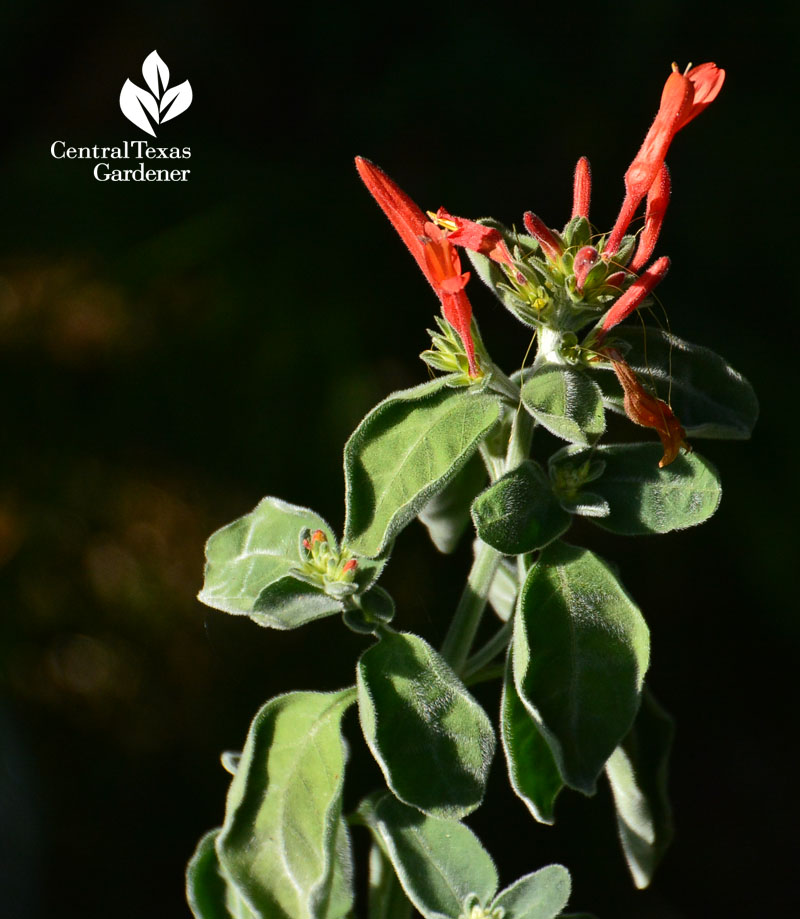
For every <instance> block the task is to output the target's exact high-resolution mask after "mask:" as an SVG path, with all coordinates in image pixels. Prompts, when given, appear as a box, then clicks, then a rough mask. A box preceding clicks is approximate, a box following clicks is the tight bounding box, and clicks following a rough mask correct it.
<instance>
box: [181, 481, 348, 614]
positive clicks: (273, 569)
mask: <svg viewBox="0 0 800 919" xmlns="http://www.w3.org/2000/svg"><path fill="white" fill-rule="evenodd" d="M306 528H307V529H310V530H322V531H323V532H324V533H325V534H326V535H327V536H328V539H329V540H330V541H331V542H334V544H335V539H334V536H333V533H332V531H331V528H330V527H329V526H328V524H327V523H326V522H325V521H324V520H323V519H322V517H319V516H318V515H317V514H315V513H314V512H313V511H310V510H309V509H308V508H306V507H298V506H297V505H294V504H287V502H285V501H281V500H280V498H264V500H263V501H261V502H260V503H259V504H258V506H257V507H256V508H255V510H253V511H252V512H251V513H249V514H246V515H245V516H244V517H240V518H239V519H238V520H235V521H234V522H233V523H229V524H228V525H227V526H224V527H222V529H221V530H217V532H216V533H214V534H213V535H212V536H211V538H210V539H209V540H208V542H207V543H206V559H207V562H206V571H205V582H204V584H203V589H202V590H201V591H200V593H199V595H198V599H200V600H201V601H202V602H203V603H205V604H206V605H207V606H211V607H213V608H214V609H220V610H223V611H224V612H226V613H234V614H235V615H244V616H249V617H250V618H251V619H254V620H255V621H256V622H258V623H259V625H268V626H272V627H273V628H277V629H291V628H295V627H296V626H297V625H302V624H303V623H304V622H309V621H310V620H312V619H316V618H319V617H320V616H326V615H330V614H331V613H333V612H337V611H338V610H340V609H342V604H341V603H340V602H339V601H337V600H333V599H331V598H330V597H327V598H326V597H325V595H324V594H320V595H319V597H318V598H316V599H312V597H311V594H310V593H309V592H308V591H305V592H304V590H303V588H304V587H305V585H301V583H300V582H299V581H295V579H294V578H292V577H290V574H291V571H292V570H293V569H294V568H297V567H298V566H299V565H300V563H301V558H300V553H299V550H298V537H299V534H300V532H301V530H303V529H306ZM287 578H289V579H290V580H291V581H293V582H294V583H295V585H296V589H297V593H296V594H293V593H292V589H291V586H290V585H289V584H287V583H286V579H287ZM280 580H284V585H283V589H281V588H276V590H275V591H272V592H271V593H268V588H269V587H270V586H271V585H273V584H275V583H276V582H277V581H280ZM262 594H264V595H265V597H264V598H262ZM303 594H304V595H305V597H306V599H308V601H309V605H308V607H307V611H305V610H306V607H304V606H303V604H302V603H298V602H297V601H298V597H299V596H300V595H303ZM283 596H286V597H287V598H290V610H289V611H288V614H287V616H285V617H284V615H283V614H282V608H281V599H282V597H283ZM262 605H263V609H262Z"/></svg>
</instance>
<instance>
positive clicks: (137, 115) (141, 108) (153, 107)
mask: <svg viewBox="0 0 800 919" xmlns="http://www.w3.org/2000/svg"><path fill="white" fill-rule="evenodd" d="M119 107H120V108H121V109H122V114H123V115H124V116H125V117H126V118H127V119H128V121H132V122H133V123H134V124H135V125H136V127H137V128H141V129H142V130H143V131H146V132H147V133H148V134H152V136H153V137H155V136H156V132H155V131H154V130H153V126H152V125H151V124H150V122H149V121H148V118H147V115H146V114H145V112H149V113H150V115H151V116H152V118H153V120H154V121H155V123H156V124H158V103H157V102H156V100H155V99H154V98H153V97H152V96H151V95H150V93H149V92H147V90H146V89H140V88H139V87H138V86H137V85H136V84H135V83H131V81H130V80H126V81H125V85H124V86H123V87H122V92H121V93H120V94H119Z"/></svg>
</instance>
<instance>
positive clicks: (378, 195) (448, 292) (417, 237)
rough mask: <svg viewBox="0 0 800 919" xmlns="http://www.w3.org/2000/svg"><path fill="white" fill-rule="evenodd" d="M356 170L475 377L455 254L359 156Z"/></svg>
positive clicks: (462, 276)
mask: <svg viewBox="0 0 800 919" xmlns="http://www.w3.org/2000/svg"><path fill="white" fill-rule="evenodd" d="M356 169H358V174H359V175H360V176H361V178H362V180H363V182H364V184H365V185H366V186H367V189H368V190H369V192H370V194H371V195H372V197H373V198H374V199H375V200H376V201H377V203H378V205H379V207H380V208H381V210H382V211H383V212H384V214H386V216H387V217H388V218H389V222H390V223H391V224H392V226H393V227H394V228H395V230H397V232H398V233H399V234H400V238H401V239H402V240H403V242H404V243H405V244H406V246H407V248H408V250H409V252H410V253H411V254H412V255H413V256H414V258H415V259H416V262H417V264H418V265H419V267H420V269H421V270H422V273H423V274H424V275H425V277H426V278H427V279H428V281H429V283H430V285H431V287H433V289H434V291H435V292H436V295H437V296H438V297H439V300H440V301H441V304H442V313H443V314H444V318H445V319H446V320H447V321H448V322H449V323H450V325H451V326H453V328H454V329H455V330H456V332H458V334H459V336H460V338H461V341H462V343H463V345H464V351H465V353H466V355H467V360H468V361H469V372H470V376H473V377H476V376H478V375H479V374H480V371H479V370H478V365H477V363H476V361H475V346H474V344H473V342H472V333H471V332H470V322H471V320H472V306H471V305H470V302H469V300H468V299H467V295H466V294H465V293H464V286H465V284H466V283H467V281H468V280H469V272H468V271H467V272H465V273H462V271H461V261H460V259H459V257H458V253H457V252H456V251H455V249H454V248H453V246H452V245H451V244H450V242H449V241H448V239H447V236H446V235H445V234H444V233H443V232H442V231H441V230H440V229H439V227H437V226H436V224H435V223H432V222H431V221H430V220H428V218H427V217H426V216H425V214H424V213H423V212H422V211H421V210H420V208H419V207H417V205H416V204H415V203H414V202H413V201H412V200H411V198H409V197H408V195H407V194H406V193H405V192H404V191H403V190H402V189H401V188H399V186H397V185H396V184H395V183H394V182H393V181H392V180H391V179H390V178H389V176H387V175H386V173H385V172H384V171H383V170H382V169H380V168H379V167H378V166H376V165H375V164H374V163H370V161H369V160H365V159H363V157H360V156H357V157H356Z"/></svg>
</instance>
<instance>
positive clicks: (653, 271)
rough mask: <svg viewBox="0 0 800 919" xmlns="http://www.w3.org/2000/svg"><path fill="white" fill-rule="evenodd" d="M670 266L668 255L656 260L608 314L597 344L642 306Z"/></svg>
mask: <svg viewBox="0 0 800 919" xmlns="http://www.w3.org/2000/svg"><path fill="white" fill-rule="evenodd" d="M669 265H670V261H669V259H668V258H667V257H666V255H664V256H662V257H661V258H659V259H656V261H654V262H653V264H652V265H651V266H650V267H649V268H648V269H647V271H645V272H643V273H642V274H641V275H640V276H639V277H638V278H637V279H636V280H635V281H634V282H633V284H631V286H630V287H629V288H628V289H627V290H626V291H625V293H624V294H623V295H622V296H621V297H620V298H619V300H617V302H616V303H615V304H614V305H613V306H612V307H611V309H610V310H609V311H608V312H607V313H606V316H605V319H603V324H602V325H601V326H600V331H599V332H598V333H597V336H596V338H595V343H596V344H600V342H602V340H603V339H604V338H605V336H606V332H608V330H609V329H613V328H614V326H615V325H619V324H620V322H622V321H623V320H625V319H627V318H628V316H630V314H631V313H632V312H633V311H634V310H635V309H637V308H638V307H639V306H640V304H641V303H642V301H643V300H644V298H645V297H646V296H647V295H648V294H649V293H650V291H651V290H653V288H654V287H655V286H656V285H657V284H660V283H661V281H663V279H664V276H665V275H666V273H667V271H669Z"/></svg>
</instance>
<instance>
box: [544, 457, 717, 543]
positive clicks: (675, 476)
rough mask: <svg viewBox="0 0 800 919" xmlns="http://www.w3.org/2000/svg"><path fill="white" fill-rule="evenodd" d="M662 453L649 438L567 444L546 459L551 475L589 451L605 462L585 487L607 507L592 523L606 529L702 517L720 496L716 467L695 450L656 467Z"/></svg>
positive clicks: (658, 528) (647, 527)
mask: <svg viewBox="0 0 800 919" xmlns="http://www.w3.org/2000/svg"><path fill="white" fill-rule="evenodd" d="M662 452H663V451H662V448H661V445H660V444H655V443H648V444H610V445H608V446H603V447H598V448H597V449H596V450H595V451H589V450H578V451H575V450H572V449H570V448H569V447H567V448H566V450H560V451H559V452H558V453H556V454H554V455H553V456H552V457H551V458H550V463H551V468H553V469H555V470H556V476H557V475H558V471H559V470H561V469H563V468H565V467H567V468H568V467H570V466H575V467H580V466H581V465H582V464H583V463H584V462H585V461H586V459H587V457H589V456H590V455H591V456H595V457H599V458H601V459H602V460H603V461H604V462H605V470H604V471H603V474H602V475H601V476H600V477H599V478H598V479H595V480H594V481H593V482H592V486H591V487H592V492H593V493H595V494H596V495H598V496H599V497H600V498H601V499H602V500H604V501H605V502H606V503H607V505H608V509H609V512H608V514H607V515H606V516H604V517H600V516H598V517H593V518H592V522H593V523H595V524H596V525H597V526H599V527H602V528H603V529H604V530H610V531H611V532H612V533H621V534H623V535H626V536H639V535H642V534H645V533H668V532H670V531H671V530H683V529H686V527H691V526H697V525H698V524H700V523H703V522H704V521H706V520H708V518H709V517H711V515H712V514H713V513H714V512H715V511H716V509H717V508H718V507H719V502H720V499H721V497H722V488H721V487H720V484H719V476H718V474H717V470H716V469H715V468H714V467H713V466H712V465H711V463H710V462H709V461H708V460H707V459H705V458H704V457H702V456H700V455H698V454H697V453H689V454H682V455H681V456H679V457H678V458H677V459H676V460H675V461H674V462H672V463H670V464H669V466H665V467H664V468H663V469H659V467H658V461H659V460H660V459H661V455H662ZM579 498H580V495H579Z"/></svg>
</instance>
